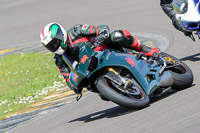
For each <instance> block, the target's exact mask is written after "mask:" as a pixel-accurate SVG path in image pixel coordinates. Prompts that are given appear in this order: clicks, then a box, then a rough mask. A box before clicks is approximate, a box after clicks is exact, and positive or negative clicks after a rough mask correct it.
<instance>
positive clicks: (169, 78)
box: [160, 71, 173, 88]
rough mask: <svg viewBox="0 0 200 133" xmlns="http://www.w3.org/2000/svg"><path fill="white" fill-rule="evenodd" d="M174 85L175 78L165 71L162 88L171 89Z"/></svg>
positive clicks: (161, 82)
mask: <svg viewBox="0 0 200 133" xmlns="http://www.w3.org/2000/svg"><path fill="white" fill-rule="evenodd" d="M172 85H173V77H172V75H171V74H170V72H167V71H165V72H164V73H163V74H162V76H161V77H160V87H164V88H165V87H169V86H172Z"/></svg>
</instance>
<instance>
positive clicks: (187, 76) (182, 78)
mask: <svg viewBox="0 0 200 133" xmlns="http://www.w3.org/2000/svg"><path fill="white" fill-rule="evenodd" d="M161 56H162V57H164V58H168V57H169V59H170V61H172V63H174V64H178V66H177V67H173V68H171V69H169V72H170V73H171V75H172V77H173V81H174V82H173V86H172V89H173V90H177V91H179V90H182V89H185V88H188V87H190V86H191V85H192V83H193V73H192V70H191V69H190V68H189V67H188V66H187V65H186V64H185V63H183V62H182V61H181V60H179V59H177V58H176V57H173V56H171V55H169V54H166V53H161ZM171 59H172V60H171ZM168 62H169V61H168ZM169 63H170V62H169ZM167 65H169V64H167Z"/></svg>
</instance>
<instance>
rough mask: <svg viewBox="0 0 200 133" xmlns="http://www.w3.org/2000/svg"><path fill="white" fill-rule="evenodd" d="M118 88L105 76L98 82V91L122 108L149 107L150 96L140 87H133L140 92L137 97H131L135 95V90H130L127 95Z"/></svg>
mask: <svg viewBox="0 0 200 133" xmlns="http://www.w3.org/2000/svg"><path fill="white" fill-rule="evenodd" d="M118 87H119V86H118V85H116V84H115V83H114V82H113V81H112V80H110V79H108V78H105V77H104V76H102V77H101V78H100V79H99V81H98V82H97V89H98V91H99V92H100V93H101V94H102V95H103V96H104V97H105V98H106V99H109V100H110V101H112V102H114V103H116V104H118V105H120V106H123V107H126V108H131V109H142V108H144V107H146V106H148V105H149V96H148V95H147V94H146V93H145V92H144V91H143V89H142V88H141V87H140V86H139V85H136V84H134V86H133V87H137V90H139V91H138V92H139V94H137V95H130V94H132V93H134V89H130V90H128V91H127V92H128V93H127V94H125V93H124V92H122V91H121V90H122V89H119V88H118ZM131 92H132V93H131Z"/></svg>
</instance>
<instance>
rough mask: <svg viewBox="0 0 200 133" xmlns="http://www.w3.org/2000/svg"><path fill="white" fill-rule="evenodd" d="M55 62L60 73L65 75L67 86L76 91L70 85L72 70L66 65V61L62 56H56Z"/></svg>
mask: <svg viewBox="0 0 200 133" xmlns="http://www.w3.org/2000/svg"><path fill="white" fill-rule="evenodd" d="M54 62H55V64H56V66H57V68H58V70H59V72H60V73H61V74H62V75H63V77H64V79H65V81H66V83H67V85H68V86H69V88H70V89H72V90H74V88H73V87H71V85H70V84H69V73H70V68H69V67H68V66H67V65H66V63H64V60H63V59H62V55H58V54H55V56H54Z"/></svg>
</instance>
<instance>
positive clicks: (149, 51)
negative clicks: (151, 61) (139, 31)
mask: <svg viewBox="0 0 200 133" xmlns="http://www.w3.org/2000/svg"><path fill="white" fill-rule="evenodd" d="M133 42H134V43H133V44H132V46H131V47H132V48H133V49H136V50H138V51H140V52H142V53H143V54H144V55H146V56H151V57H154V58H158V57H159V56H160V54H159V53H160V50H159V49H157V48H151V47H148V46H146V45H144V44H142V43H141V42H140V41H139V40H138V39H137V38H136V37H133Z"/></svg>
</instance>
